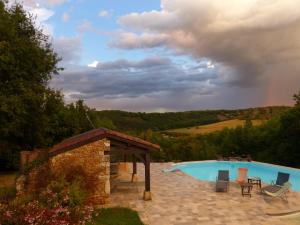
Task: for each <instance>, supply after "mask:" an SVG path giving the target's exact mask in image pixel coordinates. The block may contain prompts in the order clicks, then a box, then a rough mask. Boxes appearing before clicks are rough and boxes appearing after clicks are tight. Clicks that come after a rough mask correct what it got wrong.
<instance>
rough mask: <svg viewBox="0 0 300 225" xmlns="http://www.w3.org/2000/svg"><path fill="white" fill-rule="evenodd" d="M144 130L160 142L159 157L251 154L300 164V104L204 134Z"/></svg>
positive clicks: (180, 158)
mask: <svg viewBox="0 0 300 225" xmlns="http://www.w3.org/2000/svg"><path fill="white" fill-rule="evenodd" d="M149 134H150V132H149V131H148V135H147V133H145V132H143V133H141V134H140V137H142V138H145V139H147V140H149V141H152V142H154V143H157V144H159V145H160V146H161V147H162V149H163V150H162V152H155V153H152V159H154V160H157V161H189V160H206V159H215V158H216V157H217V155H223V156H242V155H248V154H250V155H251V156H252V158H253V159H255V160H258V161H264V162H270V163H277V164H281V165H287V166H293V167H299V165H300V152H299V149H298V147H299V146H300V138H299V137H300V107H299V106H295V107H294V108H291V109H290V110H288V111H287V112H285V113H283V114H282V115H281V116H278V117H274V118H273V119H270V120H269V121H267V122H266V123H263V124H262V125H260V126H253V125H252V123H250V122H247V123H246V124H245V126H243V127H237V128H235V129H224V130H222V131H219V132H213V133H209V134H204V135H195V136H190V135H181V136H180V135H174V136H172V134H170V133H168V135H165V134H162V133H158V132H152V133H151V135H149Z"/></svg>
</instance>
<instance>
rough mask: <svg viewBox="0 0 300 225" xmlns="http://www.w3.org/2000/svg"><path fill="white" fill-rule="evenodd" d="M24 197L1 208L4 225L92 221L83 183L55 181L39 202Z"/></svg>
mask: <svg viewBox="0 0 300 225" xmlns="http://www.w3.org/2000/svg"><path fill="white" fill-rule="evenodd" d="M23 198H24V197H22V198H20V199H18V198H16V199H15V200H14V201H12V202H10V203H8V204H2V205H0V225H40V224H43V225H58V224H60V225H69V224H70V225H71V224H79V225H84V224H86V223H87V222H88V221H90V220H91V219H92V214H93V207H92V206H90V205H84V204H83V203H85V202H84V200H85V193H84V191H83V190H82V188H81V182H80V180H76V181H74V182H72V183H69V182H66V181H65V180H64V179H61V180H59V181H53V182H51V183H50V184H49V185H48V187H47V188H46V190H45V191H43V192H42V193H40V195H39V196H38V197H37V198H36V199H35V200H31V201H29V202H28V201H27V200H28V199H30V198H27V197H25V198H24V199H25V200H23Z"/></svg>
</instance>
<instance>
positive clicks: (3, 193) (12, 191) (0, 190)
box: [0, 186, 16, 203]
mask: <svg viewBox="0 0 300 225" xmlns="http://www.w3.org/2000/svg"><path fill="white" fill-rule="evenodd" d="M15 196H16V188H15V186H8V187H0V203H1V202H8V201H10V200H12V199H13V198H14V197H15Z"/></svg>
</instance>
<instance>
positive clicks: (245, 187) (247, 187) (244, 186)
mask: <svg viewBox="0 0 300 225" xmlns="http://www.w3.org/2000/svg"><path fill="white" fill-rule="evenodd" d="M240 185H241V190H242V196H243V197H244V196H245V195H249V196H250V198H251V190H252V187H253V185H252V184H251V183H241V184H240Z"/></svg>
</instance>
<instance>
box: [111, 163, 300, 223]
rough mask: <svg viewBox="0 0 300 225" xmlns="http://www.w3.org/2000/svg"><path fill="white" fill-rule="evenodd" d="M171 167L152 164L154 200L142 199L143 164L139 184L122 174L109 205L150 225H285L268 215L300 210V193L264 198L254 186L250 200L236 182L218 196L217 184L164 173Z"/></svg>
mask: <svg viewBox="0 0 300 225" xmlns="http://www.w3.org/2000/svg"><path fill="white" fill-rule="evenodd" d="M171 165H172V163H151V192H152V201H144V200H143V199H142V196H143V191H144V166H143V165H142V164H138V179H139V180H138V182H136V183H131V182H130V177H131V175H130V173H124V174H122V176H120V177H119V179H118V185H117V186H116V188H115V189H113V190H112V193H111V204H110V206H124V207H130V208H133V209H135V210H137V211H138V212H139V214H140V216H141V219H142V220H143V222H144V223H145V224H149V225H198V224H199V225H202V224H203V225H285V224H286V223H285V222H284V220H282V219H280V218H278V217H272V216H268V215H267V213H268V212H280V211H282V210H297V209H300V194H299V193H296V192H290V193H289V194H288V202H286V201H283V200H281V199H274V198H270V197H267V196H264V195H261V194H260V191H259V189H256V187H254V188H253V190H252V193H253V194H252V197H251V198H250V197H248V196H245V197H243V196H242V195H241V191H240V187H239V186H238V185H237V184H234V183H231V184H230V189H229V192H228V193H216V192H215V183H214V182H205V181H199V180H196V179H194V178H192V177H190V176H188V175H186V174H184V173H182V172H180V171H178V172H168V173H164V172H162V169H166V168H170V167H171ZM129 171H131V168H130V169H129Z"/></svg>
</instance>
